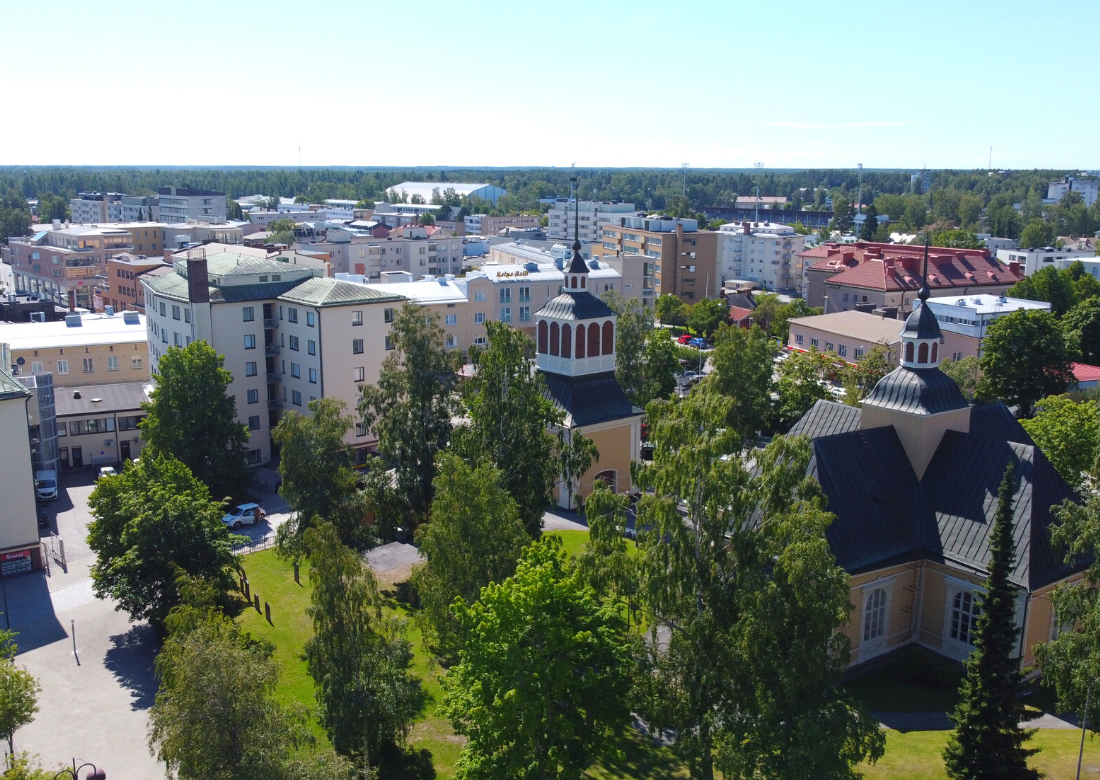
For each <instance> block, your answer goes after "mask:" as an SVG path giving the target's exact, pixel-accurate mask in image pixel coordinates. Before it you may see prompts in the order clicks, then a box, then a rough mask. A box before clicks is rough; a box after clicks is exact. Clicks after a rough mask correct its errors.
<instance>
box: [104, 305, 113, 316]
mask: <svg viewBox="0 0 1100 780" xmlns="http://www.w3.org/2000/svg"><path fill="white" fill-rule="evenodd" d="M103 313H104V314H106V315H107V316H108V317H114V316H115V307H114V306H104V307H103Z"/></svg>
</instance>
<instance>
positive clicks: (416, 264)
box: [294, 225, 463, 281]
mask: <svg viewBox="0 0 1100 780" xmlns="http://www.w3.org/2000/svg"><path fill="white" fill-rule="evenodd" d="M438 236H440V231H439V229H437V228H435V227H432V226H427V227H424V226H419V225H414V226H409V227H404V228H397V229H395V230H393V231H391V232H390V233H389V235H387V236H385V237H383V238H375V237H374V236H372V235H370V234H369V233H367V232H363V231H354V230H350V229H347V230H328V231H327V233H326V236H325V238H323V239H316V240H313V239H304V240H301V241H296V242H295V243H294V248H295V249H297V250H299V251H303V252H305V251H308V252H325V253H327V254H328V255H329V257H330V258H331V262H332V272H333V274H337V273H343V274H358V275H361V276H365V277H367V279H368V281H380V280H381V274H382V273H384V272H387V271H407V272H409V273H411V274H413V275H414V276H423V275H425V274H431V275H433V276H435V275H444V274H459V273H461V272H462V258H463V245H462V239H461V238H459V237H457V236H447V237H438Z"/></svg>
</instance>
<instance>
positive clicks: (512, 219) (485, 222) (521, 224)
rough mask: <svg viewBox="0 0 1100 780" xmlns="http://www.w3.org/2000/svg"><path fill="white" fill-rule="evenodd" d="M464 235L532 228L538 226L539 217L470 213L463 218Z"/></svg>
mask: <svg viewBox="0 0 1100 780" xmlns="http://www.w3.org/2000/svg"><path fill="white" fill-rule="evenodd" d="M464 223H465V229H466V235H468V236H495V235H497V234H498V233H500V231H502V230H504V229H505V228H519V229H521V230H532V229H534V228H537V227H538V226H539V218H538V217H536V216H533V215H531V214H509V215H508V216H504V217H491V216H489V215H488V214H470V215H468V216H467V217H466V218H465V220H464Z"/></svg>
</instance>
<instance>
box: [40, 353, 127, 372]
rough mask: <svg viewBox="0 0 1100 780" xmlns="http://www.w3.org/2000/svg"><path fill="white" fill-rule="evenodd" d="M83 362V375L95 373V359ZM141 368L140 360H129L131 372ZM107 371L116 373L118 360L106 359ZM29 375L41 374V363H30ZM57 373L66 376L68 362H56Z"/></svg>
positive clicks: (115, 358)
mask: <svg viewBox="0 0 1100 780" xmlns="http://www.w3.org/2000/svg"><path fill="white" fill-rule="evenodd" d="M83 360H84V363H83V365H84V373H85V374H94V373H95V358H84V359H83ZM141 366H142V362H141V358H139V357H132V358H130V368H131V369H132V370H134V371H140V370H141ZM107 370H108V371H118V358H117V357H109V358H107ZM31 373H32V374H41V373H43V365H42V362H41V361H38V360H35V361H33V362H32V363H31ZM57 373H58V374H68V373H69V361H68V360H58V361H57Z"/></svg>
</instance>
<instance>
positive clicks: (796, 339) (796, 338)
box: [794, 333, 802, 344]
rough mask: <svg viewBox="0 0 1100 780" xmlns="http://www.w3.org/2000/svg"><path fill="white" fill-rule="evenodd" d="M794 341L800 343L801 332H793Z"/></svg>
mask: <svg viewBox="0 0 1100 780" xmlns="http://www.w3.org/2000/svg"><path fill="white" fill-rule="evenodd" d="M794 343H795V344H801V343H802V334H801V333H796V334H795V336H794Z"/></svg>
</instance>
